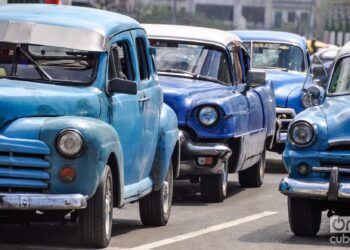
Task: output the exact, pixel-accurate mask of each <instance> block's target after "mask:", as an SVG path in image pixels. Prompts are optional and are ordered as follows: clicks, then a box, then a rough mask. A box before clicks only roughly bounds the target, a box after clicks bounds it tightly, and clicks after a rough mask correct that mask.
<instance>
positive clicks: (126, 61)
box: [108, 42, 135, 81]
mask: <svg viewBox="0 0 350 250" xmlns="http://www.w3.org/2000/svg"><path fill="white" fill-rule="evenodd" d="M114 78H121V79H125V80H131V81H133V80H135V79H134V72H133V69H132V64H131V58H130V49H129V45H128V43H127V42H118V43H117V44H116V46H114V47H112V49H111V50H110V54H109V64H108V79H109V80H112V79H114Z"/></svg>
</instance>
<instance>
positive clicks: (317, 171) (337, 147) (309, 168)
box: [280, 43, 350, 236]
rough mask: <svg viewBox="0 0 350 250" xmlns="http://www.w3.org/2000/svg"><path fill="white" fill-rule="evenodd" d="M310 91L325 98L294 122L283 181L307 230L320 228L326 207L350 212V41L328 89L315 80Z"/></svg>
mask: <svg viewBox="0 0 350 250" xmlns="http://www.w3.org/2000/svg"><path fill="white" fill-rule="evenodd" d="M307 92H308V95H309V96H310V98H312V99H320V100H319V101H321V103H322V104H321V105H320V106H315V107H312V108H309V109H308V110H306V111H304V112H302V113H300V114H299V115H298V116H297V117H295V119H294V120H293V121H292V122H291V124H290V128H289V139H288V143H287V145H286V150H285V151H284V153H283V160H284V164H285V166H286V168H287V170H288V174H289V175H288V177H285V178H283V180H282V181H281V183H280V191H281V192H282V193H283V194H285V195H287V196H288V211H289V221H290V226H291V229H292V231H293V232H294V234H296V235H301V236H307V235H315V234H316V233H317V232H318V231H319V228H320V223H321V212H322V211H324V210H328V211H329V212H328V215H329V216H332V215H334V214H337V215H347V216H349V215H350V211H349V200H350V168H349V166H350V153H349V149H350V130H349V128H350V108H349V107H350V98H349V95H350V43H348V44H347V45H346V46H345V47H344V48H343V49H342V50H341V51H340V53H339V54H338V56H337V58H336V59H335V69H334V71H333V74H332V76H331V80H330V83H329V85H328V89H327V93H326V95H325V96H324V95H323V93H322V89H320V88H317V87H315V86H313V87H310V88H309V89H308V91H307Z"/></svg>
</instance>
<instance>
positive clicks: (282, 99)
mask: <svg viewBox="0 0 350 250" xmlns="http://www.w3.org/2000/svg"><path fill="white" fill-rule="evenodd" d="M305 77H306V75H305V74H303V73H294V72H284V71H277V70H267V71H266V79H268V80H272V84H273V87H274V90H275V97H276V106H278V107H288V98H289V96H290V95H291V94H292V92H294V93H295V91H301V89H302V87H303V84H304V81H305ZM291 108H293V107H291Z"/></svg>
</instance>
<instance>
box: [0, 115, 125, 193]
mask: <svg viewBox="0 0 350 250" xmlns="http://www.w3.org/2000/svg"><path fill="white" fill-rule="evenodd" d="M64 129H75V130H78V131H79V132H80V133H81V134H82V135H83V137H84V140H85V151H84V153H83V154H82V155H81V156H80V157H79V158H77V159H66V158H64V157H62V156H61V155H60V154H59V153H58V152H57V150H56V138H57V135H58V133H59V132H60V131H62V130H64ZM1 133H2V134H3V135H4V136H6V137H10V138H24V139H28V140H38V141H41V142H44V143H45V144H46V145H47V146H48V148H49V149H50V152H51V154H48V155H46V156H45V160H47V161H48V162H50V168H49V170H48V171H49V174H50V185H49V190H48V193H50V194H67V193H79V194H83V195H85V196H88V198H91V197H92V196H93V195H94V193H95V191H96V189H97V186H98V184H99V182H100V179H101V176H102V173H103V171H104V169H105V166H106V164H107V163H108V159H109V157H110V156H111V155H112V154H114V155H115V157H116V160H117V165H118V166H117V169H112V171H113V170H114V171H118V173H117V176H118V177H121V178H119V180H118V182H119V183H118V184H119V186H120V191H121V195H120V196H121V197H120V199H123V188H122V187H123V186H124V182H123V178H122V177H123V176H124V173H123V169H124V168H123V158H122V157H123V154H122V148H121V145H120V142H119V137H118V135H117V133H116V131H115V130H114V129H113V127H111V126H110V125H109V124H107V123H105V122H103V121H100V120H97V119H93V118H86V117H75V116H63V117H39V118H37V117H32V118H30V117H29V118H20V119H17V120H15V121H14V122H13V123H11V124H9V125H8V126H6V127H5V128H4V129H3V130H2V131H1ZM63 166H72V167H73V168H74V169H75V170H76V179H75V180H74V181H73V182H70V183H63V182H62V181H61V180H60V178H59V175H58V173H59V170H60V168H61V167H63Z"/></svg>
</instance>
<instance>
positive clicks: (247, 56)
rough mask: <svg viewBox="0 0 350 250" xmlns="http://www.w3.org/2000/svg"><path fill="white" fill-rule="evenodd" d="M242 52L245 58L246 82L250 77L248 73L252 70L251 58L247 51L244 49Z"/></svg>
mask: <svg viewBox="0 0 350 250" xmlns="http://www.w3.org/2000/svg"><path fill="white" fill-rule="evenodd" d="M241 51H242V57H243V60H242V61H243V67H244V78H245V79H244V80H246V78H247V75H248V71H249V69H250V56H249V54H248V52H247V51H245V50H244V49H241Z"/></svg>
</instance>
